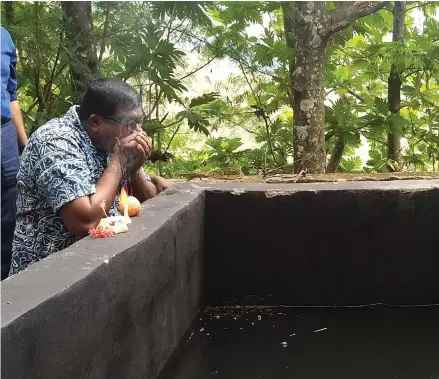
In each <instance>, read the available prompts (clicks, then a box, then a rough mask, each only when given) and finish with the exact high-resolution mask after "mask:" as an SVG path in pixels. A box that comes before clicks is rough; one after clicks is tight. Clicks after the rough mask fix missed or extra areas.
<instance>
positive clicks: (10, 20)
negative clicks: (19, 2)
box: [3, 1, 15, 25]
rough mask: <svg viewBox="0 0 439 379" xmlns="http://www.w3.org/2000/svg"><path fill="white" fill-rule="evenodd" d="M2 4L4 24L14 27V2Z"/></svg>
mask: <svg viewBox="0 0 439 379" xmlns="http://www.w3.org/2000/svg"><path fill="white" fill-rule="evenodd" d="M3 4H4V8H5V15H6V24H7V25H14V24H15V13H14V2H13V1H4V2H3Z"/></svg>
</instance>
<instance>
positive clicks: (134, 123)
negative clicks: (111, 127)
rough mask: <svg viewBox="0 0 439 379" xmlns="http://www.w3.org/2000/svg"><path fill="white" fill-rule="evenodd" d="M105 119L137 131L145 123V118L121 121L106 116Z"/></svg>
mask: <svg viewBox="0 0 439 379" xmlns="http://www.w3.org/2000/svg"><path fill="white" fill-rule="evenodd" d="M104 118H106V119H108V120H112V121H116V122H118V123H119V124H120V125H121V126H125V127H127V128H129V129H136V127H137V125H142V122H143V117H140V118H135V119H129V118H126V119H123V120H120V119H118V118H115V117H110V116H105V117H104Z"/></svg>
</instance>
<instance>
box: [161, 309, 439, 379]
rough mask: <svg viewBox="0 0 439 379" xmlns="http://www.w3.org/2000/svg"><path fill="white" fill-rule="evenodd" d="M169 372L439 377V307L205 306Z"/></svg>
mask: <svg viewBox="0 0 439 379" xmlns="http://www.w3.org/2000/svg"><path fill="white" fill-rule="evenodd" d="M165 378H166V379H207V378H215V379H220V378H224V379H234V378H239V379H283V378H285V379H287V378H288V379H292V378H295V379H311V378H312V379H323V378H331V379H344V378H346V379H363V378H364V379H381V378H383V379H384V378H385V379H390V378H398V379H439V307H437V306H436V307H435V306H433V307H415V308H393V307H385V306H374V307H363V308H284V307H272V308H245V307H241V308H210V309H209V308H206V309H205V310H203V311H202V312H200V314H199V315H198V317H197V319H196V321H195V322H194V324H193V326H192V327H191V329H190V330H189V332H188V333H187V336H185V338H184V340H183V341H182V343H181V344H180V345H179V347H178V348H177V349H176V351H175V354H174V355H173V357H172V358H171V359H170V361H169V363H168V365H167V366H166V367H165V370H164V371H163V373H162V375H161V377H160V379H165Z"/></svg>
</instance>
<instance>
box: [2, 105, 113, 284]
mask: <svg viewBox="0 0 439 379" xmlns="http://www.w3.org/2000/svg"><path fill="white" fill-rule="evenodd" d="M77 110H78V106H73V107H72V108H70V110H69V111H68V112H67V113H66V115H65V116H64V117H63V118H59V119H53V120H51V121H49V122H48V123H47V124H45V125H43V126H42V127H40V128H39V129H37V130H36V131H35V133H33V134H32V136H31V137H30V138H29V142H28V144H27V146H26V148H25V150H24V152H23V155H22V159H21V165H20V170H19V172H18V175H17V191H18V197H17V223H16V227H15V233H14V242H13V247H12V263H11V269H10V275H12V274H15V273H17V272H19V271H21V270H23V269H24V268H26V267H27V266H28V265H30V264H31V263H34V262H37V261H39V260H41V259H43V258H45V257H47V256H48V255H50V254H52V253H54V252H56V251H59V250H62V249H65V248H67V247H68V246H70V245H71V244H73V243H74V242H76V241H77V240H78V239H79V238H78V237H76V236H75V235H73V234H72V233H71V232H70V231H69V230H68V229H67V227H66V226H65V224H64V223H63V221H62V219H61V217H60V214H59V210H60V208H61V207H62V206H63V205H65V204H67V203H69V202H71V201H73V200H75V199H78V198H80V197H83V196H90V195H92V194H94V193H95V192H96V183H97V182H98V180H99V179H100V178H101V176H102V174H103V172H104V170H105V168H106V167H107V165H108V161H109V157H108V154H107V153H105V152H101V151H98V150H97V149H96V148H95V147H94V146H93V144H92V142H91V140H90V138H89V136H88V134H87V132H86V131H85V128H84V126H83V124H82V123H81V122H80V120H79V117H78V114H77ZM117 198H118V196H116V199H115V202H114V203H113V205H112V207H111V210H110V212H109V215H112V216H113V215H117V214H119V212H118V211H117V209H118V200H117Z"/></svg>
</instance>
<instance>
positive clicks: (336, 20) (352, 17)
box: [325, 1, 389, 37]
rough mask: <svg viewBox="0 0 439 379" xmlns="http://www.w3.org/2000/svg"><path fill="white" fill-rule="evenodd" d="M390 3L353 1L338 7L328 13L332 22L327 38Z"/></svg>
mask: <svg viewBox="0 0 439 379" xmlns="http://www.w3.org/2000/svg"><path fill="white" fill-rule="evenodd" d="M388 3H389V1H379V2H370V1H353V2H346V3H345V5H341V6H338V7H337V8H336V9H334V10H332V11H329V12H328V14H329V17H330V21H329V26H328V28H327V30H326V33H325V36H326V37H330V36H331V35H332V34H334V33H337V32H339V31H340V30H343V29H345V28H347V27H348V26H349V25H351V24H352V23H354V22H355V21H357V20H358V19H359V18H361V17H364V16H368V15H370V14H372V13H375V12H376V11H379V10H380V9H381V8H383V7H385V6H386V5H387V4H388Z"/></svg>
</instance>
